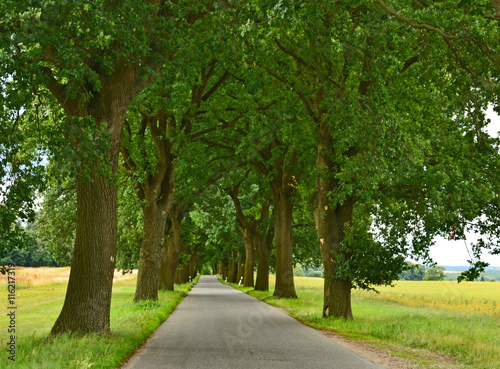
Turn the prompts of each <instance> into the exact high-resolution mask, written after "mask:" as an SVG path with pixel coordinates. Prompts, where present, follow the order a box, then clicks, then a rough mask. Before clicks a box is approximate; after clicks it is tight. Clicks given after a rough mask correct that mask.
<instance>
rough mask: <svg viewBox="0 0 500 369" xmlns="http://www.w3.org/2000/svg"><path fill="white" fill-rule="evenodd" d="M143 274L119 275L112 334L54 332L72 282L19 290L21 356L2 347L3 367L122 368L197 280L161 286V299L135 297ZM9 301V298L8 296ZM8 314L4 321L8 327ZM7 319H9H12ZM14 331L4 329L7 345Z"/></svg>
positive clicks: (0, 337)
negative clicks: (11, 355)
mask: <svg viewBox="0 0 500 369" xmlns="http://www.w3.org/2000/svg"><path fill="white" fill-rule="evenodd" d="M136 280H137V277H136V276H134V277H132V278H127V279H122V280H118V281H115V282H114V284H113V297H112V301H111V332H112V333H111V334H110V335H98V334H89V335H85V336H80V337H79V336H76V335H72V334H62V335H58V336H56V337H50V336H48V334H49V332H50V329H51V328H52V325H53V324H54V322H55V320H56V319H57V316H58V315H59V313H60V311H61V308H62V305H63V302H64V296H65V293H66V287H67V282H58V283H48V284H43V285H37V286H36V287H32V288H30V287H28V288H23V289H19V290H17V292H16V304H17V306H18V309H17V315H16V357H15V359H16V360H15V362H12V361H11V360H8V352H7V351H6V350H2V354H1V356H0V367H1V368H26V369H31V368H32V369H35V368H36V369H60V368H68V369H70V368H74V369H85V368H93V369H94V368H117V367H119V366H120V365H121V364H122V363H123V362H124V360H125V359H126V358H127V357H128V356H129V355H130V354H131V353H132V352H133V351H134V350H135V349H136V348H137V347H139V346H140V345H141V344H142V343H143V342H144V341H145V340H146V339H147V338H148V337H149V335H150V334H151V333H153V332H154V331H155V330H156V328H158V326H159V325H160V324H161V323H162V322H164V321H165V320H166V319H167V318H168V316H169V315H170V314H171V313H172V311H173V310H174V309H175V308H176V306H177V305H178V304H179V303H180V302H181V301H182V300H183V299H184V297H185V296H186V294H187V292H188V291H189V290H191V288H192V287H193V286H194V284H196V282H197V281H198V279H197V278H196V279H195V281H193V282H190V283H186V284H183V285H179V286H178V285H176V290H175V291H159V300H158V301H146V302H142V303H137V304H135V303H134V302H133V297H134V292H135V284H136ZM2 301H7V298H5V300H4V299H2ZM6 322H7V321H6V317H3V319H2V323H3V324H2V326H3V327H6V326H8V324H7V323H6ZM6 324H7V325H6ZM7 340H8V335H7V333H4V334H2V335H0V345H1V347H6V346H7V342H8V341H7Z"/></svg>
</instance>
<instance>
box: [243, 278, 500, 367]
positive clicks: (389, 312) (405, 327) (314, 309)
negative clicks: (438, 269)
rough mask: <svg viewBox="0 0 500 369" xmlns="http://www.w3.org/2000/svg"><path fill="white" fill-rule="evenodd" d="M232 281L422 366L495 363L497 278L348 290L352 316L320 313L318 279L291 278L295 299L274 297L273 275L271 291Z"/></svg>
mask: <svg viewBox="0 0 500 369" xmlns="http://www.w3.org/2000/svg"><path fill="white" fill-rule="evenodd" d="M234 286H235V287H237V288H239V289H241V290H243V291H245V292H247V293H248V294H250V295H252V296H256V297H257V298H259V299H261V300H264V301H265V302H267V303H269V304H271V305H274V306H277V307H280V308H282V309H284V310H286V311H288V312H289V313H290V315H291V316H293V317H295V318H297V319H299V320H301V321H302V322H304V323H306V324H308V325H310V326H312V327H313V328H317V329H322V330H330V331H335V332H337V333H340V334H341V335H343V336H344V337H346V338H350V339H354V340H359V341H362V342H364V343H368V344H369V345H372V346H375V347H378V348H383V349H385V350H388V351H389V352H390V353H391V355H394V356H400V357H403V358H408V359H411V360H412V361H414V362H415V363H417V364H418V365H420V366H421V367H422V368H434V367H441V366H440V365H444V363H443V362H440V360H441V359H442V360H443V361H446V365H448V366H446V367H447V368H448V367H450V365H451V367H459V368H460V367H463V368H474V369H498V368H500V359H499V358H500V333H499V332H500V310H499V308H498V307H499V305H500V283H498V282H463V283H460V284H457V282H454V281H425V282H424V281H398V282H395V286H394V287H379V288H377V290H378V291H379V293H378V294H377V293H375V292H373V291H359V290H353V296H352V309H353V314H354V321H345V320H343V319H335V318H326V319H323V318H322V317H321V312H322V306H323V279H321V278H308V277H295V286H296V290H297V295H298V296H299V298H298V299H277V298H274V297H273V296H272V291H273V289H274V277H273V276H271V280H270V291H271V292H258V291H253V289H252V288H243V287H240V286H237V285H234ZM435 353H436V354H439V355H440V356H436V355H435ZM441 355H442V356H441ZM450 362H451V364H450Z"/></svg>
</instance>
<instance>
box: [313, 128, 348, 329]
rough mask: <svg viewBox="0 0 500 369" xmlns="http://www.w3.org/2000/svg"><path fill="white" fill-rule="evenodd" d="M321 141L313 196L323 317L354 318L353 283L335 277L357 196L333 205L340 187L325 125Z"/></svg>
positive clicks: (321, 133) (321, 132) (321, 129)
mask: <svg viewBox="0 0 500 369" xmlns="http://www.w3.org/2000/svg"><path fill="white" fill-rule="evenodd" d="M319 132H320V141H319V144H318V157H317V160H316V167H317V168H318V169H320V170H323V171H324V172H323V173H324V174H323V176H320V177H318V178H317V180H316V189H315V199H314V219H315V223H316V230H317V233H318V240H319V244H320V247H321V257H322V260H323V267H324V283H325V284H324V302H323V316H325V317H327V316H335V317H342V318H344V319H349V320H351V319H353V316H352V310H351V287H352V286H351V283H350V282H349V281H345V280H341V279H339V278H336V277H335V271H336V266H337V256H338V255H339V253H340V252H341V250H340V246H341V242H342V240H343V239H344V226H345V225H346V224H349V223H351V221H352V211H353V207H354V204H355V199H353V198H350V197H348V198H347V199H346V200H345V201H344V203H343V204H342V205H337V207H336V208H333V207H330V203H329V199H328V194H329V193H330V192H331V191H333V190H335V188H336V187H337V186H338V184H337V182H336V180H335V179H334V178H332V175H331V173H333V172H334V169H335V168H334V165H333V163H332V161H331V160H330V159H329V150H331V147H333V144H332V142H331V139H330V135H329V134H328V131H327V129H326V127H321V128H320V130H319Z"/></svg>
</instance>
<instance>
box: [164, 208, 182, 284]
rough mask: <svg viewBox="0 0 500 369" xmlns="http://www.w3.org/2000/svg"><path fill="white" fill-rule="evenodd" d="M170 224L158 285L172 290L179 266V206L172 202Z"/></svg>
mask: <svg viewBox="0 0 500 369" xmlns="http://www.w3.org/2000/svg"><path fill="white" fill-rule="evenodd" d="M170 219H171V226H170V230H169V233H168V237H167V241H166V245H165V246H166V247H165V248H164V249H163V253H162V263H161V267H160V283H159V286H160V288H161V289H163V290H167V291H173V290H174V284H175V271H176V270H177V267H178V266H179V260H180V257H181V254H180V241H181V229H180V221H179V207H178V206H177V205H176V204H173V205H172V206H171V208H170ZM181 221H182V219H181Z"/></svg>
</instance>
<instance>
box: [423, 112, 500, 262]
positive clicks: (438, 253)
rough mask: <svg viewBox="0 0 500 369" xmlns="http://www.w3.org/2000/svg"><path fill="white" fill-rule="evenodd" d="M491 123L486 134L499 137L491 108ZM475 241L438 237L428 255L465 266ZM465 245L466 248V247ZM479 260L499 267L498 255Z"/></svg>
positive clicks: (498, 118) (499, 125)
mask: <svg viewBox="0 0 500 369" xmlns="http://www.w3.org/2000/svg"><path fill="white" fill-rule="evenodd" d="M486 114H487V116H488V118H489V119H490V120H491V123H490V124H489V125H488V127H487V131H488V133H489V134H490V135H491V136H493V137H498V136H499V131H500V116H499V115H497V113H495V112H494V111H493V108H492V106H490V108H489V109H488V110H487V111H486ZM476 239H477V236H476V235H474V234H469V235H468V236H467V240H466V241H465V242H464V240H460V241H448V240H447V239H445V238H442V237H439V238H438V239H436V245H435V246H433V247H431V249H430V255H431V257H432V258H433V259H434V261H435V262H436V263H438V265H443V266H445V265H449V266H467V265H469V264H468V263H467V260H469V259H470V257H469V254H468V252H467V247H468V248H469V250H470V249H471V248H470V244H471V243H472V242H474V241H475V240H476ZM466 244H467V247H466ZM481 260H483V261H485V262H487V263H489V264H490V266H496V267H500V255H490V254H489V253H487V252H484V253H483V255H482V258H481Z"/></svg>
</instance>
